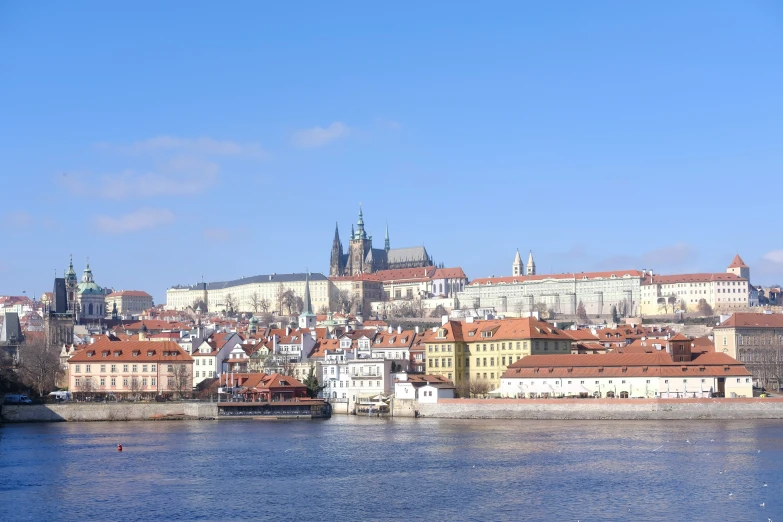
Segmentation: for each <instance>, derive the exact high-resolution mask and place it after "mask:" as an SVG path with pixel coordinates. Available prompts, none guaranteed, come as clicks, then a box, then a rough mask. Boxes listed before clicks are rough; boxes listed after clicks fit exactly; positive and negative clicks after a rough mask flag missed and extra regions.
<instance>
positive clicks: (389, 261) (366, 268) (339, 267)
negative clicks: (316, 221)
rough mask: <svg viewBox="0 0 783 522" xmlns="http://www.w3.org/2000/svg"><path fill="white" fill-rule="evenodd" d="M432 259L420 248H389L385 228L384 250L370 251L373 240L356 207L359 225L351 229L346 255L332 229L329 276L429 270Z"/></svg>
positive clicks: (387, 228)
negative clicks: (427, 267) (365, 228)
mask: <svg viewBox="0 0 783 522" xmlns="http://www.w3.org/2000/svg"><path fill="white" fill-rule="evenodd" d="M432 264H433V263H432V258H431V257H430V256H429V255H428V254H427V249H426V248H424V247H423V246H417V247H408V248H391V246H390V243H389V227H388V225H387V226H386V238H385V240H384V245H383V248H373V247H372V236H370V235H367V232H366V231H365V230H364V216H363V215H362V209H361V207H359V221H358V222H357V223H356V230H355V231H354V228H353V225H351V236H350V239H349V244H348V252H347V253H344V252H343V244H342V242H341V241H340V232H339V230H338V228H337V224H335V226H334V240H333V241H332V255H331V258H330V261H329V275H330V276H353V275H358V274H372V273H375V272H378V271H379V270H396V269H400V268H423V267H426V266H432Z"/></svg>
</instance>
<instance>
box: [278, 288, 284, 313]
mask: <svg viewBox="0 0 783 522" xmlns="http://www.w3.org/2000/svg"><path fill="white" fill-rule="evenodd" d="M284 299H285V287H284V286H283V283H280V284H279V285H278V286H277V313H278V314H280V315H283V300H284Z"/></svg>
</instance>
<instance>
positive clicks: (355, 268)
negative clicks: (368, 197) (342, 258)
mask: <svg viewBox="0 0 783 522" xmlns="http://www.w3.org/2000/svg"><path fill="white" fill-rule="evenodd" d="M371 248H372V238H371V237H370V236H368V235H367V232H365V230H364V216H363V214H362V207H361V205H359V220H358V221H357V222H356V231H355V232H354V233H353V235H352V236H351V244H350V247H349V250H350V251H349V254H348V258H349V260H348V263H349V265H350V273H347V274H346V275H357V274H361V273H363V272H365V271H371V270H372V267H365V263H364V260H365V258H366V257H367V253H368V252H369V250H370V249H371Z"/></svg>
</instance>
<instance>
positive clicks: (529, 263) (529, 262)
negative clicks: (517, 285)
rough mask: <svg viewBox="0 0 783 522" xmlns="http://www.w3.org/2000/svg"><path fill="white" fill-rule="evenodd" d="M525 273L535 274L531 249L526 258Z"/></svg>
mask: <svg viewBox="0 0 783 522" xmlns="http://www.w3.org/2000/svg"><path fill="white" fill-rule="evenodd" d="M527 275H536V263H535V261H533V251H532V250H531V251H530V256H528V258H527Z"/></svg>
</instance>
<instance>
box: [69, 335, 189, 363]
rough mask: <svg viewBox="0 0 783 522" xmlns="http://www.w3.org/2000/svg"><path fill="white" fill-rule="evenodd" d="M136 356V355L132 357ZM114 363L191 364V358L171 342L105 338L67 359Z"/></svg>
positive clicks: (75, 361) (70, 361)
mask: <svg viewBox="0 0 783 522" xmlns="http://www.w3.org/2000/svg"><path fill="white" fill-rule="evenodd" d="M134 354H136V355H134ZM115 361H122V362H127V361H139V362H173V361H178V362H183V363H188V362H190V363H192V362H193V358H192V357H191V356H190V355H188V354H187V352H185V350H183V349H182V348H181V347H180V346H179V345H178V344H177V343H175V342H173V341H161V342H154V343H153V342H149V341H118V342H112V341H109V340H108V339H106V338H102V339H100V340H98V341H95V342H94V343H93V344H91V345H88V346H87V347H85V348H84V349H82V350H79V351H78V352H76V353H75V354H74V355H73V357H71V358H70V359H68V364H71V363H95V364H100V363H108V364H111V363H113V362H115Z"/></svg>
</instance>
